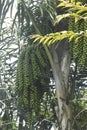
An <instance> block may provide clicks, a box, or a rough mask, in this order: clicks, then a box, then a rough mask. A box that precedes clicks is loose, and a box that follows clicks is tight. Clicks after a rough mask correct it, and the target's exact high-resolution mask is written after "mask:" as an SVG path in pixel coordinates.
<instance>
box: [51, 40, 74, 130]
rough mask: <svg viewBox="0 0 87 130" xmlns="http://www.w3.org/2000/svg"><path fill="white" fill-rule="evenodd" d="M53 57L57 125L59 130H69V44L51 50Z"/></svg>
mask: <svg viewBox="0 0 87 130" xmlns="http://www.w3.org/2000/svg"><path fill="white" fill-rule="evenodd" d="M51 52H52V57H53V63H54V65H53V68H52V69H53V76H54V80H55V86H56V94H57V99H58V112H57V115H58V123H59V124H58V125H59V130H71V123H72V116H71V108H70V97H69V96H70V94H71V93H70V92H71V90H70V86H69V68H70V54H69V44H68V43H66V42H65V41H62V42H60V43H59V44H57V46H55V45H54V46H52V48H51Z"/></svg>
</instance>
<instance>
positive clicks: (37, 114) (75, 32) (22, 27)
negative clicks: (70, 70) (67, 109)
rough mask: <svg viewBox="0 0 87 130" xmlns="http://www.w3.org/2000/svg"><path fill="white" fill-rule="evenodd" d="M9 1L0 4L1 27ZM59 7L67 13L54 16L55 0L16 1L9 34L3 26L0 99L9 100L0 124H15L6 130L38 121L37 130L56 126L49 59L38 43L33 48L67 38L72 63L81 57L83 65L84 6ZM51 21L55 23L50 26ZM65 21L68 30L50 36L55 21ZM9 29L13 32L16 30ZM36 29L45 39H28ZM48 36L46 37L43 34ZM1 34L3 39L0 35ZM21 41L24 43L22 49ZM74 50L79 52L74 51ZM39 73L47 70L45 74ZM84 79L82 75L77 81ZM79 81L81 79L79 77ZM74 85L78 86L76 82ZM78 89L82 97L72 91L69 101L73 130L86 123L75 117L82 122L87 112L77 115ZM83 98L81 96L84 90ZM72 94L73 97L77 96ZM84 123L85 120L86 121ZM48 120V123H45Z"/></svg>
mask: <svg viewBox="0 0 87 130" xmlns="http://www.w3.org/2000/svg"><path fill="white" fill-rule="evenodd" d="M13 2H14V1H9V2H8V1H6V2H5V1H4V0H3V2H2V4H1V5H0V7H2V5H3V10H2V11H1V13H2V14H4V15H3V18H1V19H2V21H1V23H3V21H4V18H5V17H6V14H7V12H8V9H9V8H11V9H12V6H13ZM64 4H65V6H66V7H63V8H64V9H67V11H68V14H67V13H66V14H63V15H59V16H58V17H56V15H57V13H56V11H55V10H56V9H55V7H56V5H57V1H56V0H53V1H50V0H43V1H38V0H37V1H36V4H34V0H32V1H31V2H30V1H27V2H25V1H24V0H21V2H19V3H18V10H17V13H16V15H15V18H14V20H13V25H12V27H11V28H12V29H13V30H12V31H13V33H12V32H11V33H10V29H11V28H9V30H8V29H7V28H2V30H3V32H0V36H1V37H0V38H1V39H0V40H1V43H0V50H1V52H0V54H1V55H0V56H1V59H0V60H1V68H0V70H1V83H2V84H1V86H2V87H3V88H4V87H5V88H6V90H5V93H6V95H5V97H2V99H1V100H3V98H4V99H5V98H6V99H8V101H7V100H5V101H4V102H5V104H6V108H5V109H4V110H5V114H4V116H3V119H2V122H3V125H4V124H5V123H7V124H9V123H11V124H12V122H13V124H14V125H7V129H9V130H10V129H15V130H17V129H20V130H22V129H23V128H24V129H28V127H29V122H30V124H31V125H33V124H35V123H37V124H38V125H37V129H39V128H38V127H40V129H50V127H51V125H52V122H55V120H56V116H55V115H56V114H55V113H54V111H55V110H54V107H55V103H53V102H54V99H55V93H54V90H53V86H52V87H51V85H49V82H50V76H52V75H51V74H50V73H51V69H50V68H51V67H50V65H49V61H48V58H47V56H46V53H45V51H44V49H43V46H42V45H41V44H39V46H37V44H38V42H40V43H43V45H48V47H50V46H52V44H53V43H55V44H58V41H60V40H63V39H65V38H68V39H69V42H71V43H70V45H72V48H71V50H72V53H73V52H75V53H73V55H72V58H73V60H75V63H76V62H77V58H78V56H79V57H80V59H83V61H81V62H80V61H79V63H80V64H81V63H82V65H83V64H84V65H86V63H87V62H86V61H87V60H86V59H87V58H86V57H87V55H86V54H87V51H86V49H87V47H86V37H87V27H86V24H87V23H86V20H87V18H86V12H87V7H86V5H85V6H84V5H81V3H77V4H73V5H72V4H70V3H66V2H65V3H64ZM59 6H61V7H62V6H64V5H63V4H60V5H59ZM73 7H74V8H73ZM0 9H1V8H0ZM31 16H32V18H31ZM55 17H56V20H55V21H56V22H53V21H54V18H55ZM70 17H71V18H70ZM65 18H70V20H69V31H61V32H56V33H52V32H54V25H55V24H57V23H58V24H59V23H60V22H61V20H63V19H65ZM31 19H32V20H31ZM16 21H17V22H16ZM34 21H35V23H36V24H35V26H36V28H35V26H34ZM81 21H85V22H81ZM73 23H74V24H73ZM78 23H79V26H78ZM83 24H84V27H85V28H84V29H83V28H82V27H83ZM14 27H15V28H16V29H17V30H15V29H14ZM79 28H80V29H79ZM5 29H6V30H5ZM38 30H40V32H41V34H42V35H45V34H47V35H45V37H43V36H41V35H33V36H30V35H31V34H32V33H37V32H39V31H38ZM50 32H51V34H48V33H50ZM3 33H4V36H3V35H1V34H3ZM29 36H30V38H31V37H32V38H36V39H35V41H34V42H36V43H37V44H36V45H33V43H32V40H31V39H30V38H29ZM83 40H84V45H83ZM22 41H23V43H22V44H23V45H21V42H22ZM80 43H81V45H82V46H81V47H80V46H79V44H80ZM13 45H16V48H14V47H13ZM49 45H50V46H49ZM76 45H77V46H76ZM21 46H22V47H21ZM34 46H35V47H34ZM73 46H74V48H73ZM78 48H79V52H77V50H78ZM80 52H82V53H83V55H82V53H81V54H80ZM18 57H19V59H18ZM12 58H16V61H13V62H11V61H10V63H9V62H8V60H12ZM17 63H18V66H17ZM80 69H81V68H79V67H78V70H80ZM16 70H17V71H16ZM78 70H77V71H78ZM16 72H17V73H16ZM44 72H46V75H45V73H44ZM79 73H80V72H79ZM72 77H73V74H72ZM83 77H84V76H82V78H83ZM15 78H16V80H15ZM52 78H53V77H52ZM74 78H75V79H74V80H75V83H76V82H77V81H78V82H79V79H77V74H76V76H75V77H74ZM52 80H53V79H52ZM72 80H73V79H72ZM15 81H16V85H15ZM81 81H83V80H82V79H81ZM78 86H81V84H80V85H78ZM14 87H15V93H14ZM52 90H53V91H52ZM0 91H1V90H0ZM79 91H80V92H81V94H82V93H83V91H81V90H80V89H79V88H77V89H76V93H75V99H73V103H74V106H75V109H74V110H76V111H75V114H74V115H76V114H77V115H78V116H77V117H76V118H75V121H76V123H75V125H76V127H75V129H76V128H77V129H78V128H79V126H82V125H83V124H84V123H85V122H82V121H80V119H81V118H84V115H85V114H86V111H84V112H82V113H81V114H78V111H79V113H80V112H81V111H82V109H84V101H83V102H81V97H79V96H78V95H79V94H77V92H79ZM84 95H86V92H85V94H84ZM76 96H77V97H78V98H76ZM85 104H86V103H85ZM7 109H8V110H7ZM4 110H3V111H4ZM15 112H16V114H15ZM14 114H15V116H14ZM80 116H81V117H80ZM17 117H19V126H18V127H17V126H16V120H17ZM44 118H45V119H46V121H44V120H45V119H44ZM84 119H85V120H86V118H84ZM23 121H25V123H26V124H25V126H24V127H23ZM49 121H50V122H51V123H49ZM81 123H82V124H81ZM78 124H79V126H78ZM32 129H33V128H32ZM77 129H76V130H77ZM79 129H80V128H79Z"/></svg>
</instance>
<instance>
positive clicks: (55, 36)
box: [30, 31, 87, 45]
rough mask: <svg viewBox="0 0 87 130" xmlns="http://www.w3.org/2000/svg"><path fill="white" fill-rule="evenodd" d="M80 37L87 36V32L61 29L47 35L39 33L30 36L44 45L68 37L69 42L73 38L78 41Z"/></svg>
mask: <svg viewBox="0 0 87 130" xmlns="http://www.w3.org/2000/svg"><path fill="white" fill-rule="evenodd" d="M80 37H87V32H84V31H80V33H75V32H73V31H61V32H56V33H50V34H47V35H45V36H41V35H38V34H36V35H31V36H30V38H31V39H34V43H35V42H38V43H40V44H43V45H45V44H47V45H52V44H54V43H57V42H58V41H61V40H63V39H66V38H68V40H69V42H71V41H72V40H73V39H75V42H77V41H78V39H79V38H80Z"/></svg>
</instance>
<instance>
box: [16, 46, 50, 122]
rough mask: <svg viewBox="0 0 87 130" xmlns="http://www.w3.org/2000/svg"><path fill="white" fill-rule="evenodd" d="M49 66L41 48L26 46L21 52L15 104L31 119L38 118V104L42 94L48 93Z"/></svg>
mask: <svg viewBox="0 0 87 130" xmlns="http://www.w3.org/2000/svg"><path fill="white" fill-rule="evenodd" d="M49 82H50V64H49V60H48V58H47V56H46V53H45V51H44V49H43V48H42V47H32V46H29V45H28V46H27V47H26V48H25V49H23V50H22V52H21V54H20V57H19V60H18V66H17V76H16V95H17V96H18V100H17V104H18V106H19V108H20V106H22V107H24V109H26V112H28V118H29V119H31V116H32V113H33V114H34V115H35V117H36V118H39V111H40V102H41V100H42V97H43V94H44V92H49ZM30 122H31V121H30Z"/></svg>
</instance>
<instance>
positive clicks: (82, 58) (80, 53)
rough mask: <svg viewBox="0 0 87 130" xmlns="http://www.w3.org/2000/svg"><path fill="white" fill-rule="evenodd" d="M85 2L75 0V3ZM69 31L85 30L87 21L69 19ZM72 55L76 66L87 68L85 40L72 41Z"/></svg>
mask: <svg viewBox="0 0 87 130" xmlns="http://www.w3.org/2000/svg"><path fill="white" fill-rule="evenodd" d="M79 1H80V2H82V3H83V4H84V2H86V1H85V0H76V2H79ZM69 30H73V31H74V32H81V31H85V30H87V20H85V21H84V20H82V19H81V20H79V21H78V22H75V20H74V18H70V20H69ZM71 50H72V55H73V59H74V60H75V61H77V62H78V64H79V65H80V66H81V67H82V66H83V67H84V66H87V38H86V37H84V36H83V37H80V38H79V39H77V40H76V42H75V41H74V40H73V43H72V48H71Z"/></svg>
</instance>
